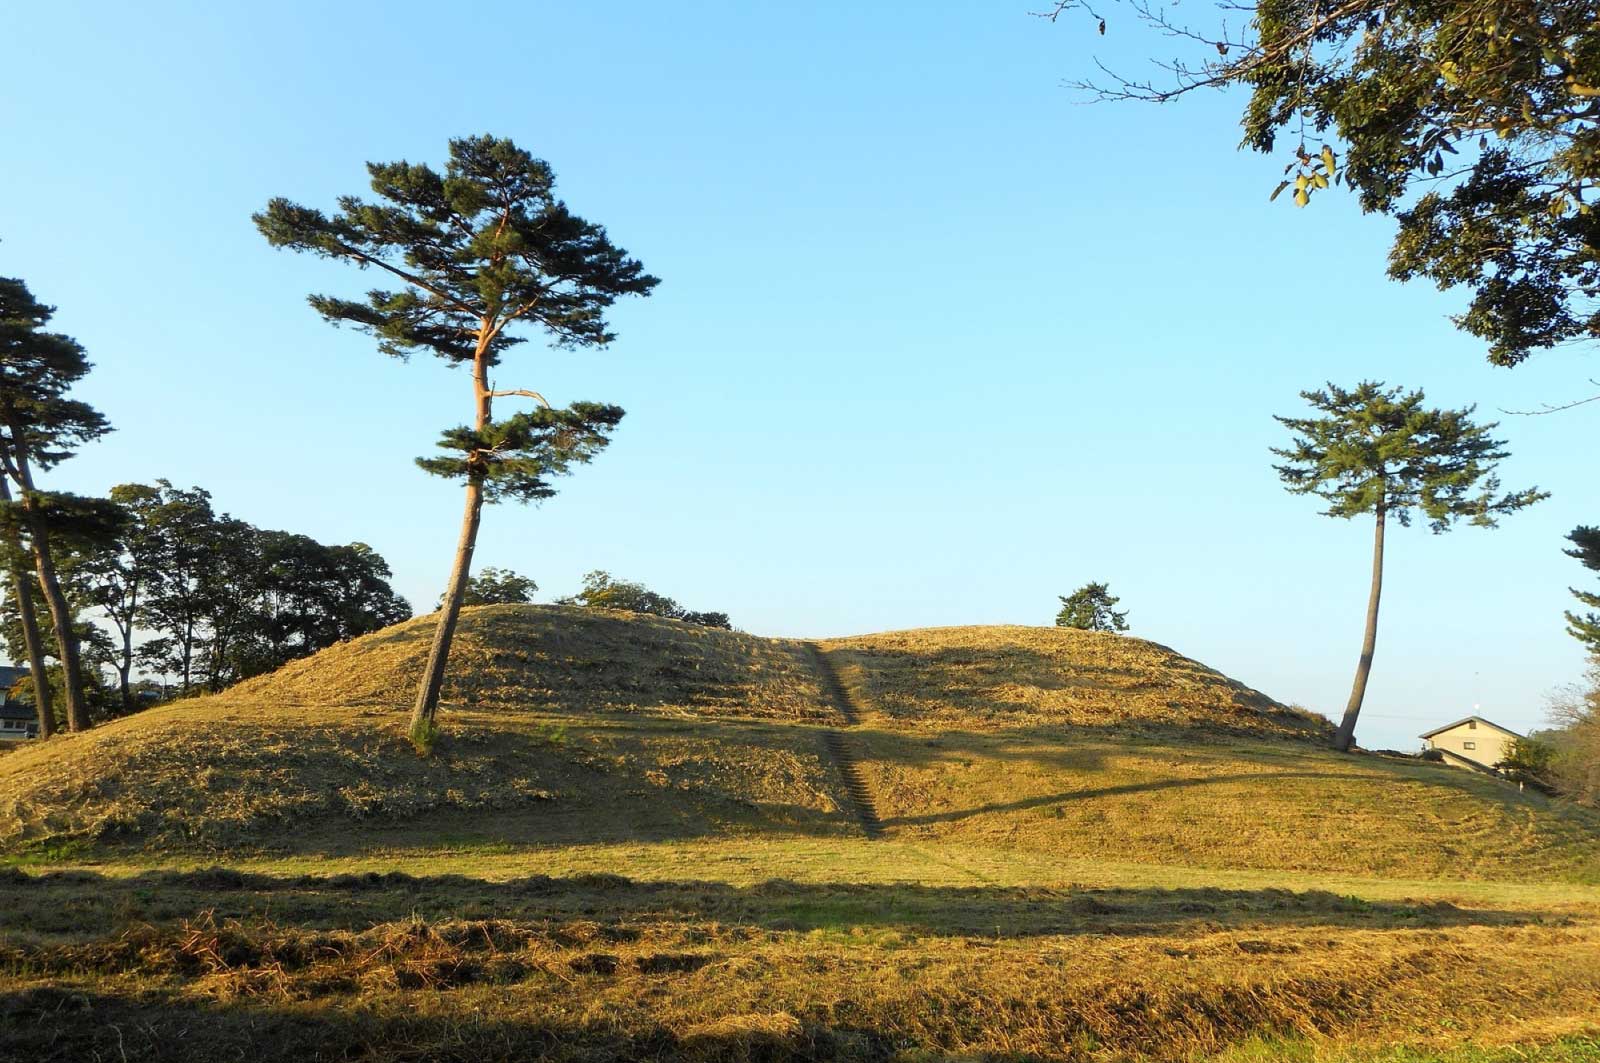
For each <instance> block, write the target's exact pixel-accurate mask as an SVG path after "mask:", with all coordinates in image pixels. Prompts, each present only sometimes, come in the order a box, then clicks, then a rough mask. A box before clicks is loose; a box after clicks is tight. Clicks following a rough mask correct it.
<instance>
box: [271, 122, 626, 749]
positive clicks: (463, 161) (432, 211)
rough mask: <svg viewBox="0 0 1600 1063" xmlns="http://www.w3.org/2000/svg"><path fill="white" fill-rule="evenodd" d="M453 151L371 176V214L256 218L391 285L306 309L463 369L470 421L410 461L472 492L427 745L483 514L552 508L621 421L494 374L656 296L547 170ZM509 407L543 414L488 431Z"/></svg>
mask: <svg viewBox="0 0 1600 1063" xmlns="http://www.w3.org/2000/svg"><path fill="white" fill-rule="evenodd" d="M449 154H450V159H449V162H448V164H447V165H446V167H445V171H444V173H442V174H441V173H439V172H438V171H436V170H434V169H433V168H431V167H429V166H427V165H425V164H414V163H408V162H396V163H369V164H368V166H367V172H368V174H369V175H370V178H371V187H372V191H373V193H374V194H375V195H376V196H377V197H378V201H376V202H367V201H364V200H362V199H360V198H358V197H356V196H343V197H341V198H340V199H339V201H338V203H339V211H338V212H337V213H335V214H333V215H331V216H330V215H325V214H323V213H322V212H321V211H319V210H314V209H311V208H307V207H302V206H299V205H297V204H294V203H291V202H290V201H288V200H286V199H274V200H272V201H271V202H270V203H268V204H267V208H266V210H264V211H262V212H261V213H259V214H257V215H255V223H256V225H257V227H258V228H259V229H260V230H261V233H262V235H263V236H265V237H266V238H267V240H268V241H269V242H270V243H271V244H272V245H273V246H274V247H284V248H289V249H291V250H295V251H305V252H309V253H311V254H314V255H318V256H321V257H324V258H332V259H338V260H340V261H344V262H350V263H353V264H355V265H357V266H360V267H363V268H366V267H372V268H375V269H377V270H379V271H381V272H383V273H386V274H388V275H389V277H390V278H391V279H392V281H393V282H396V283H397V285H398V287H396V288H395V289H393V290H385V289H379V290H374V291H371V292H369V293H368V294H367V298H366V300H365V301H355V300H349V299H342V298H338V297H335V296H328V295H314V296H312V297H311V305H312V307H313V308H315V309H316V310H317V311H318V312H319V313H320V314H322V316H323V317H324V318H326V319H327V320H328V321H330V322H332V323H334V324H343V323H348V324H351V325H354V326H356V327H357V328H359V329H362V330H363V331H365V332H367V333H369V334H371V335H372V336H373V337H374V338H376V339H377V341H378V349H379V350H380V351H382V352H383V353H385V354H389V355H394V356H397V357H401V358H404V357H406V356H407V355H409V354H411V353H413V352H416V351H426V352H429V353H431V354H434V355H437V356H438V357H440V358H442V359H444V360H445V361H446V362H448V363H450V364H451V365H462V366H467V367H470V370H471V391H472V414H473V416H472V422H471V424H469V425H463V426H461V427H459V428H453V429H450V430H448V431H446V432H445V433H444V435H443V438H442V440H441V441H440V443H439V446H440V447H441V448H442V449H444V450H445V451H446V452H447V454H446V456H444V457H434V458H426V459H420V458H419V459H418V464H419V465H421V467H422V468H423V469H424V470H426V471H428V472H430V473H433V474H435V475H438V476H445V477H450V478H452V479H458V480H461V481H463V482H464V484H465V487H466V499H465V502H466V505H465V511H464V513H463V515H462V520H461V534H460V539H459V541H458V543H457V546H456V553H455V560H454V563H453V565H452V567H451V573H450V579H449V583H448V585H447V589H446V592H445V600H444V604H443V607H442V608H441V610H440V612H439V623H438V626H437V628H436V629H435V632H434V638H433V643H432V645H431V647H430V649H429V653H428V663H427V667H426V669H425V671H424V673H423V677H422V682H421V684H420V685H419V688H418V690H417V696H416V703H415V705H414V707H413V710H412V722H411V732H412V737H413V740H415V741H416V742H417V743H418V745H419V746H420V747H425V746H426V745H427V743H428V742H429V741H430V740H431V736H432V735H433V733H434V732H435V723H434V717H435V713H436V711H437V708H438V701H439V691H440V689H441V687H442V685H443V682H444V672H445V664H446V661H447V660H448V658H449V654H450V642H451V639H452V637H453V636H454V633H455V625H456V619H457V617H458V615H459V614H460V610H461V602H462V598H463V596H464V595H465V592H466V589H467V582H468V580H469V578H470V576H471V568H472V552H473V549H474V547H475V545H476V543H477V536H478V525H479V521H480V519H481V516H482V509H483V503H484V502H485V501H497V500H499V499H503V498H510V499H514V500H517V501H522V502H529V501H536V500H539V499H543V498H548V497H549V496H550V495H552V494H553V493H554V490H553V488H552V487H551V486H550V480H551V478H552V477H555V476H559V475H562V474H565V473H567V472H568V471H570V469H571V467H572V466H573V465H574V464H576V463H580V462H586V461H588V460H589V459H590V458H591V457H592V456H593V455H594V454H595V453H597V452H598V451H599V450H600V449H601V448H602V447H604V446H605V444H606V443H607V442H608V441H609V437H610V434H611V432H612V430H613V429H614V428H615V427H616V425H617V423H618V421H619V420H621V418H622V410H620V409H619V408H617V407H615V406H607V405H602V404H598V403H588V402H580V403H574V404H572V405H571V406H568V407H566V408H565V409H553V408H551V407H550V406H549V405H548V404H547V403H546V402H545V401H544V399H543V397H542V396H541V395H539V393H538V392H535V391H531V390H527V389H523V388H510V389H500V390H497V389H496V388H495V386H494V383H493V382H492V380H491V376H490V372H491V370H493V369H495V368H496V367H497V366H498V365H499V364H500V362H501V359H502V357H503V356H504V355H505V353H506V352H507V351H508V350H509V349H510V348H511V347H512V346H513V345H515V344H516V343H518V342H521V340H522V338H523V337H521V336H518V335H516V334H515V333H514V330H515V329H517V328H519V327H521V326H531V327H533V328H536V329H539V330H542V331H543V332H544V333H545V334H546V335H547V336H548V337H549V338H550V339H551V340H553V341H554V344H555V346H557V347H563V348H579V347H600V346H604V345H606V344H607V343H609V342H610V341H611V340H612V339H613V335H612V333H611V331H610V330H609V329H608V327H607V325H606V320H605V312H606V310H607V309H608V308H609V307H610V306H611V305H612V304H613V303H615V302H616V300H617V299H618V298H620V297H622V296H625V295H641V296H642V295H648V294H649V293H650V291H651V289H652V288H654V287H655V285H656V283H657V281H656V278H654V277H652V276H650V275H649V274H647V273H645V272H644V268H643V267H642V266H641V265H640V263H639V262H638V261H637V260H635V259H632V258H629V257H628V255H627V254H626V252H624V251H623V250H622V249H621V248H619V247H617V246H616V245H614V244H612V242H611V241H610V239H609V238H608V237H607V236H606V232H605V230H604V229H603V228H601V227H600V226H598V225H595V224H593V223H591V222H588V221H585V220H584V219H582V218H580V217H578V216H577V215H575V214H573V213H572V212H571V211H569V210H568V209H567V207H566V205H565V204H564V203H562V202H561V201H560V200H559V199H557V198H556V197H555V194H554V186H555V176H554V174H553V173H552V172H551V170H550V167H549V165H548V164H546V163H545V162H543V161H541V160H539V159H536V158H534V157H533V156H532V155H530V154H529V153H528V152H526V151H524V150H522V149H521V148H518V147H517V146H516V145H515V144H513V143H512V142H511V141H509V140H502V139H497V138H494V137H487V136H480V137H466V138H463V139H459V140H452V141H451V142H450V151H449ZM510 397H520V398H525V399H531V400H533V402H535V403H536V404H537V406H536V407H535V408H534V409H533V410H532V411H529V412H520V413H516V414H514V415H512V416H511V417H509V418H506V419H503V420H498V421H497V420H495V419H494V416H493V403H494V400H495V399H497V398H510Z"/></svg>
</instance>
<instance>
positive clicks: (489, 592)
mask: <svg viewBox="0 0 1600 1063" xmlns="http://www.w3.org/2000/svg"><path fill="white" fill-rule="evenodd" d="M538 590H539V585H538V584H537V583H535V582H534V581H533V580H531V579H529V578H528V577H527V576H523V575H519V574H518V573H516V572H513V571H511V569H509V568H496V567H494V566H493V565H488V566H486V567H485V568H484V569H483V571H482V572H479V573H477V574H476V575H474V576H473V577H472V579H471V580H469V581H468V582H467V593H466V597H464V598H463V599H462V600H461V604H462V605H520V604H523V603H525V602H531V601H533V596H534V594H535V593H537V592H538ZM439 604H440V605H443V604H444V595H442V594H441V595H440V596H439Z"/></svg>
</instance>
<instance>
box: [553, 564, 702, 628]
mask: <svg viewBox="0 0 1600 1063" xmlns="http://www.w3.org/2000/svg"><path fill="white" fill-rule="evenodd" d="M556 604H557V605H581V606H587V607H590V608H597V609H624V610H627V611H628V612H630V613H645V614H648V615H650V616H660V617H665V618H667V619H668V620H682V621H683V622H684V623H686V624H699V625H700V626H702V627H715V628H723V629H731V628H732V627H733V624H732V622H731V621H729V619H728V614H727V613H715V612H699V611H696V610H694V609H685V608H684V607H683V606H681V605H679V604H678V603H677V602H676V601H674V600H673V599H671V598H668V597H667V596H666V595H664V594H657V593H656V592H655V591H653V590H651V589H650V588H648V587H646V586H645V585H644V584H642V583H634V582H632V581H630V580H620V579H615V578H613V577H612V575H611V573H609V572H602V571H599V570H596V571H594V572H590V573H588V574H587V575H585V576H584V577H583V589H581V590H580V591H578V593H577V594H575V595H572V596H571V597H570V598H560V599H557V601H556Z"/></svg>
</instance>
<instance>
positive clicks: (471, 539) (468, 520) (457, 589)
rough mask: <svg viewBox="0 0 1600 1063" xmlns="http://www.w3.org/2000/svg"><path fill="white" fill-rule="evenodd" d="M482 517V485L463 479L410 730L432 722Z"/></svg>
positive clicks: (421, 727)
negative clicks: (457, 525) (456, 531)
mask: <svg viewBox="0 0 1600 1063" xmlns="http://www.w3.org/2000/svg"><path fill="white" fill-rule="evenodd" d="M482 516H483V486H482V485H481V484H480V483H478V481H477V479H476V478H474V479H470V480H468V481H467V505H466V511H465V512H464V513H463V514H462V518H461V539H460V541H459V542H457V543H456V559H455V564H454V566H453V567H452V568H451V570H450V584H449V586H448V588H447V589H446V590H445V596H444V605H443V606H442V607H441V608H440V610H439V624H438V626H437V627H435V628H434V629H433V644H432V646H430V647H429V649H428V666H427V669H426V671H424V672H423V673H422V686H421V687H420V688H419V689H418V690H417V703H416V705H415V706H414V707H413V708H412V710H411V730H412V733H413V734H415V733H418V729H419V728H420V729H426V728H428V727H429V726H430V725H432V723H433V718H434V715H435V713H436V712H437V711H438V708H439V692H440V691H441V690H442V689H443V688H444V670H445V664H446V663H447V662H448V661H449V659H450V642H451V640H452V639H454V638H455V634H456V620H457V618H458V617H460V615H461V602H462V599H464V598H465V597H466V595H467V581H468V580H469V579H470V578H471V575H472V551H473V549H474V548H475V547H476V546H477V542H478V525H479V523H480V521H481V520H482Z"/></svg>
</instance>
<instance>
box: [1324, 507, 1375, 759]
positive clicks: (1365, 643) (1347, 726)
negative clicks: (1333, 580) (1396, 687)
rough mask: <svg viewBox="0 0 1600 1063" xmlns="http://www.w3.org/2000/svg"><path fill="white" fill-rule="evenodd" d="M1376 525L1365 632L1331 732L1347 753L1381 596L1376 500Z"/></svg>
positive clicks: (1364, 689) (1368, 672) (1353, 736)
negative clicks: (1336, 728) (1347, 694)
mask: <svg viewBox="0 0 1600 1063" xmlns="http://www.w3.org/2000/svg"><path fill="white" fill-rule="evenodd" d="M1377 513H1378V520H1377V527H1376V529H1375V530H1374V532H1373V536H1372V591H1371V593H1370V594H1369V595H1368V596H1367V633H1366V637H1365V638H1363V639H1362V640H1361V660H1360V661H1359V662H1358V663H1357V664H1356V679H1355V683H1354V685H1353V686H1351V688H1350V701H1349V703H1348V704H1347V705H1345V707H1344V719H1343V720H1341V721H1340V723H1339V732H1338V734H1337V735H1335V736H1334V739H1333V748H1335V749H1337V750H1338V751H1339V752H1341V753H1348V752H1349V751H1350V747H1351V746H1352V745H1354V744H1355V739H1356V718H1357V717H1358V716H1360V715H1361V702H1362V699H1364V698H1365V697H1366V696H1367V677H1368V676H1370V675H1371V674H1372V652H1373V650H1374V649H1376V648H1377V645H1378V601H1379V599H1380V598H1382V597H1383V526H1384V507H1383V503H1382V502H1379V503H1378V510H1377Z"/></svg>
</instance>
